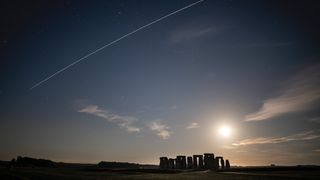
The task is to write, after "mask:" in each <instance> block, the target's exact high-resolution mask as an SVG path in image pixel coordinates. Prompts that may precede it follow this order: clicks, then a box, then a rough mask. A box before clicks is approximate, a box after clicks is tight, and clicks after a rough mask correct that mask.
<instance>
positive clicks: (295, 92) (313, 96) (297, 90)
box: [245, 64, 320, 121]
mask: <svg viewBox="0 0 320 180" xmlns="http://www.w3.org/2000/svg"><path fill="white" fill-rule="evenodd" d="M319 99H320V64H317V65H314V66H311V67H308V68H306V69H304V70H303V71H301V72H300V73H299V74H298V75H296V76H295V77H294V78H293V79H292V80H291V84H290V86H289V87H288V88H287V89H286V90H285V91H284V92H283V93H282V94H281V95H280V96H278V97H275V98H271V99H267V100H265V102H264V103H263V106H262V108H261V109H260V110H259V111H257V112H255V113H252V114H249V115H247V116H246V117H245V121H262V120H268V119H270V118H273V117H275V116H278V115H281V114H284V113H290V112H296V111H303V110H307V109H310V108H311V106H310V105H311V104H312V103H314V102H316V101H318V100H319Z"/></svg>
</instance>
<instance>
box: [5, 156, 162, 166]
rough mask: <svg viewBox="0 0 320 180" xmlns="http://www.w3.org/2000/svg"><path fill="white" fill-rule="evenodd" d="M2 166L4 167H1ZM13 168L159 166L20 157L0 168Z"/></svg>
mask: <svg viewBox="0 0 320 180" xmlns="http://www.w3.org/2000/svg"><path fill="white" fill-rule="evenodd" d="M1 164H2V165H1ZM4 165H5V166H7V167H8V168H11V167H64V168H81V169H84V168H85V169H87V168H89V169H155V168H157V167H158V166H157V165H148V164H137V163H128V162H107V161H101V162H99V163H98V164H79V163H63V162H54V161H51V160H47V159H36V158H31V157H22V156H18V157H17V158H16V159H15V158H13V159H12V160H11V161H10V162H8V161H7V162H5V161H3V163H0V166H4Z"/></svg>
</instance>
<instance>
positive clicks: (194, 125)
mask: <svg viewBox="0 0 320 180" xmlns="http://www.w3.org/2000/svg"><path fill="white" fill-rule="evenodd" d="M199 127H200V125H199V123H197V122H190V123H189V124H188V126H187V127H186V129H195V128H199Z"/></svg>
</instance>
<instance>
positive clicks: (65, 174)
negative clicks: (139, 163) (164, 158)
mask: <svg viewBox="0 0 320 180" xmlns="http://www.w3.org/2000/svg"><path fill="white" fill-rule="evenodd" d="M0 179H1V180H5V179H46V180H47V179H83V180H85V179H169V180H170V179H199V180H201V179H211V180H212V179H216V180H223V179H253V180H254V179H320V171H319V169H300V170H294V169H293V170H288V169H285V170H277V171H269V170H265V171H263V170H262V171H261V170H259V171H256V170H253V171H250V170H249V169H246V170H241V171H230V172H212V171H159V170H157V169H145V170H141V169H137V170H132V169H130V170H125V169H120V170H107V169H99V170H94V169H83V168H70V167H67V168H64V167H57V168H40V167H14V168H11V169H6V168H1V169H0Z"/></svg>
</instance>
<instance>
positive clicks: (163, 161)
mask: <svg viewBox="0 0 320 180" xmlns="http://www.w3.org/2000/svg"><path fill="white" fill-rule="evenodd" d="M168 161H169V160H168V158H167V157H160V165H159V168H160V169H168V168H169V162H168Z"/></svg>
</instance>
